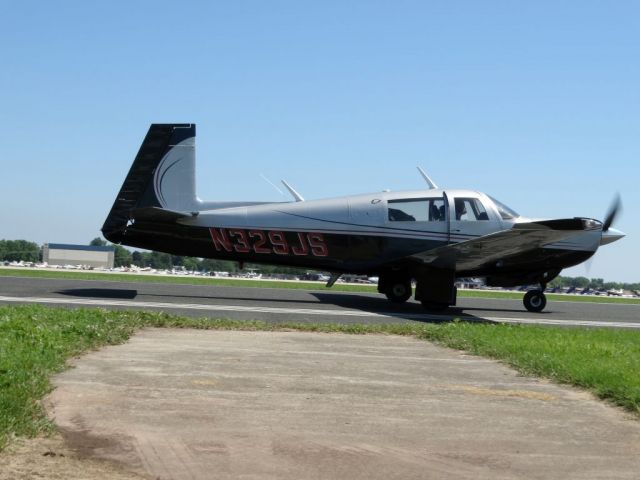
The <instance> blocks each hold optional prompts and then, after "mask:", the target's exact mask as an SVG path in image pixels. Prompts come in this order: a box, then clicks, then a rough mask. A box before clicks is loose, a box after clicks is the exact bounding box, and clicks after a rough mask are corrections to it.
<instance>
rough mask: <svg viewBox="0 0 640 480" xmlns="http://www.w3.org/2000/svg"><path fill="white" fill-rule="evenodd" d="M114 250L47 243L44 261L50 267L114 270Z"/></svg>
mask: <svg viewBox="0 0 640 480" xmlns="http://www.w3.org/2000/svg"><path fill="white" fill-rule="evenodd" d="M114 250H115V249H114V248H113V247H112V246H111V247H106V246H105V247H102V246H89V245H69V244H64V243H45V244H44V247H43V249H42V261H43V262H46V263H48V264H49V265H85V266H88V267H94V268H113V261H114Z"/></svg>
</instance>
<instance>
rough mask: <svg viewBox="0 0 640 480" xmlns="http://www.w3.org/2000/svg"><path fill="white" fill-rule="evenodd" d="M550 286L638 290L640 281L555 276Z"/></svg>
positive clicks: (639, 289)
mask: <svg viewBox="0 0 640 480" xmlns="http://www.w3.org/2000/svg"><path fill="white" fill-rule="evenodd" d="M549 286H550V287H576V288H591V289H594V290H611V289H616V290H618V289H621V288H622V289H625V290H637V291H640V283H625V282H605V281H604V280H603V279H602V278H587V277H563V276H559V277H557V278H555V279H554V280H553V281H552V282H551V283H550V284H549Z"/></svg>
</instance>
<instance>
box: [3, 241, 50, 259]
mask: <svg viewBox="0 0 640 480" xmlns="http://www.w3.org/2000/svg"><path fill="white" fill-rule="evenodd" d="M40 258H41V252H40V247H39V246H38V244H37V243H34V242H27V241H26V240H0V260H3V261H8V262H19V261H23V262H37V261H39V260H40Z"/></svg>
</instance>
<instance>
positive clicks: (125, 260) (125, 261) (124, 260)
mask: <svg viewBox="0 0 640 480" xmlns="http://www.w3.org/2000/svg"><path fill="white" fill-rule="evenodd" d="M113 248H114V249H115V251H114V254H113V264H114V265H115V266H116V267H130V266H131V261H132V259H133V257H132V255H131V252H130V251H129V250H127V249H126V248H124V247H123V246H122V245H113Z"/></svg>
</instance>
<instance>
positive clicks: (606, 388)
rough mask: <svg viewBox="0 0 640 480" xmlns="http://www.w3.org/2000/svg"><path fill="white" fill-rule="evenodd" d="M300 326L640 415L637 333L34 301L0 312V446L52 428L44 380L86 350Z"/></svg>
mask: <svg viewBox="0 0 640 480" xmlns="http://www.w3.org/2000/svg"><path fill="white" fill-rule="evenodd" d="M150 326H152V327H181V328H202V329H227V330H229V329H235V330H284V329H286V330H301V331H315V332H340V333H349V334H369V333H378V334H396V335H411V336H415V337H417V338H420V339H424V340H430V341H435V342H438V343H440V344H442V345H445V346H448V347H452V348H457V349H462V350H466V351H469V352H472V353H475V354H478V355H483V356H487V357H490V358H495V359H499V360H502V361H504V362H505V363H507V364H509V365H512V366H514V367H515V368H517V369H518V370H520V371H521V372H523V373H525V374H530V375H538V376H543V377H547V378H551V379H553V380H555V381H558V382H562V383H567V384H572V385H577V386H580V387H583V388H586V389H588V390H590V391H592V392H594V393H596V394H597V395H598V396H600V397H601V398H603V399H607V400H610V401H612V402H613V403H615V404H617V405H619V406H621V407H624V408H626V409H627V410H629V411H631V412H634V413H635V414H637V415H640V332H638V331H629V330H622V329H620V330H613V329H566V328H550V327H537V326H530V325H502V324H497V325H492V324H480V323H466V322H457V321H456V322H449V323H441V324H418V323H411V324H395V325H359V324H351V325H338V324H315V325H314V324H295V323H280V324H268V323H264V322H259V321H252V322H251V321H249V322H248V321H238V320H226V319H192V318H184V317H177V316H173V315H168V314H164V313H154V312H118V311H107V310H103V309H73V310H66V309H61V308H51V307H43V306H37V305H25V306H15V307H13V306H4V307H0V450H2V448H3V447H4V446H6V444H7V442H8V441H10V439H11V438H12V437H13V436H35V435H38V434H40V433H46V432H49V431H51V430H52V429H53V426H52V424H51V422H50V421H49V420H48V419H47V417H46V415H45V413H44V410H43V409H42V407H41V404H40V400H41V399H42V397H43V396H44V395H46V394H47V393H48V392H49V391H51V388H52V387H51V384H50V382H49V377H50V375H51V374H53V373H56V372H60V371H61V370H63V369H64V368H65V365H66V361H67V360H68V359H69V358H71V357H74V356H77V355H80V354H82V353H83V352H86V351H87V350H90V349H95V348H99V347H101V346H104V345H113V344H118V343H122V342H124V341H126V340H127V339H128V338H129V337H130V336H131V335H132V334H133V333H134V332H135V331H136V330H137V329H139V328H143V327H150Z"/></svg>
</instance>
